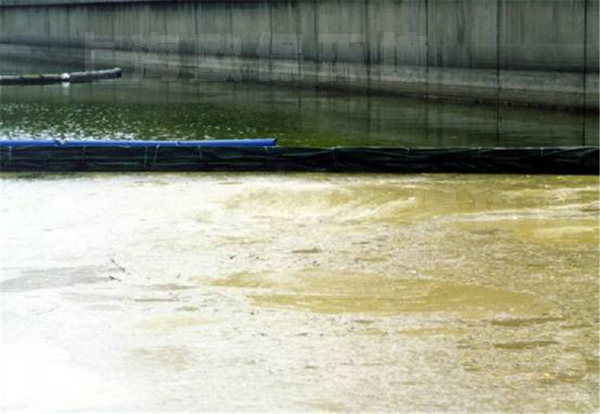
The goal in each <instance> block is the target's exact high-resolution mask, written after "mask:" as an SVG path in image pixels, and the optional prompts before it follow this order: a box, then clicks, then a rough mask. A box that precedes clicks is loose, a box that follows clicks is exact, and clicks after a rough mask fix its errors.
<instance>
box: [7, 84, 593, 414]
mask: <svg viewBox="0 0 600 414" xmlns="http://www.w3.org/2000/svg"><path fill="white" fill-rule="evenodd" d="M597 122H598V118H597V115H596V116H595V117H594V116H590V115H583V114H572V113H561V112H542V111H536V110H531V109H527V110H524V109H514V108H501V109H500V110H498V109H497V108H491V107H483V106H461V105H449V104H439V103H433V102H422V101H415V100H406V99H397V98H385V97H360V96H353V95H339V94H333V93H326V92H322V91H321V92H315V91H306V90H295V91H294V90H287V89H281V88H265V87H262V86H257V85H238V84H194V83H191V82H187V81H178V82H173V83H164V82H153V81H144V82H141V83H135V82H132V81H129V80H127V79H123V80H121V81H117V82H100V83H95V84H87V85H71V86H62V85H51V86H34V87H27V88H22V87H16V88H8V87H4V88H2V89H0V138H2V139H45V138H64V139H69V138H77V139H123V138H125V139H126V138H132V139H202V138H257V137H276V138H278V140H279V144H280V145H287V146H317V147H318V146H350V145H380V146H446V147H448V146H498V145H499V146H558V145H583V144H587V145H597V134H598V132H597V128H598V126H597V125H598V123H597ZM594 134H595V135H594ZM0 191H1V193H0V197H1V198H0V199H1V203H0V225H1V232H2V237H1V244H0V248H1V252H2V254H1V255H0V268H1V273H0V291H1V296H2V305H1V306H2V334H1V335H2V345H1V346H2V350H1V351H2V352H1V353H0V362H1V371H2V373H3V374H2V382H3V383H2V386H1V389H2V403H1V404H2V409H4V410H7V411H82V410H86V411H138V410H139V411H209V410H210V411H254V410H256V411H275V410H282V411H327V412H329V411H409V412H441V411H457V412H511V413H512V412H548V413H550V412H557V411H561V412H596V411H598V409H599V397H598V387H599V383H598V377H599V364H598V355H599V344H598V329H599V281H598V271H599V259H600V257H599V218H598V215H599V207H600V203H599V201H598V198H599V179H598V177H578V176H568V177H567V176H524V175H505V176H500V175H445V174H437V175H428V174H416V175H380V174H370V175H369V174H332V175H328V174H280V175H273V174H271V175H270V174H229V173H227V174H225V173H219V174H216V173H211V174H6V173H5V174H2V175H1V176H0ZM31 396H35V398H32V397H31Z"/></svg>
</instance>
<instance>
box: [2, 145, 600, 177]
mask: <svg viewBox="0 0 600 414" xmlns="http://www.w3.org/2000/svg"><path fill="white" fill-rule="evenodd" d="M598 157H599V148H598V147H562V148H560V147H559V148H373V147H368V148H355V147H352V148H291V147H201V146H198V147H171V148H168V147H160V146H157V147H129V146H114V147H86V146H79V147H58V148H56V147H36V146H30V147H18V148H17V147H0V171H3V172H9V171H54V172H68V171H113V172H119V171H273V172H275V171H315V172H380V173H493V174H579V175H598V174H599V166H598V165H599V158H598Z"/></svg>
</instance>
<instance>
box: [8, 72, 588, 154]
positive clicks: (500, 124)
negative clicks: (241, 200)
mask: <svg viewBox="0 0 600 414" xmlns="http://www.w3.org/2000/svg"><path fill="white" fill-rule="evenodd" d="M125 76H126V77H125V78H123V79H120V80H116V81H103V82H97V83H90V84H74V85H69V84H66V85H45V86H29V87H20V86H5V87H2V88H0V102H1V104H0V136H1V137H2V138H5V139H7V138H8V139H45V138H61V139H177V140H186V139H193V140H197V139H204V138H207V139H229V138H277V139H278V144H279V145H283V146H297V147H332V146H388V147H390V146H396V147H398V146H400V147H402V146H408V147H457V146H466V147H503V146H504V147H528V146H533V147H542V146H545V147H549V146H581V145H598V114H581V113H567V112H559V111H539V110H534V109H524V108H511V107H501V108H496V107H494V106H469V105H456V104H443V103H435V102H427V101H421V100H416V99H406V98H392V97H380V96H362V95H352V94H340V93H337V94H336V93H333V92H325V91H312V90H295V89H288V88H282V87H266V86H264V85H242V84H238V83H235V82H233V83H223V82H216V83H215V82H192V81H189V80H178V81H176V82H162V81H159V80H157V81H153V80H151V79H148V80H144V81H143V82H134V81H132V80H131V79H127V76H130V75H125Z"/></svg>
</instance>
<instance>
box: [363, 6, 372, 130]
mask: <svg viewBox="0 0 600 414" xmlns="http://www.w3.org/2000/svg"><path fill="white" fill-rule="evenodd" d="M368 3H369V0H364V5H365V47H366V49H367V94H369V93H370V92H371V70H372V65H371V41H370V40H371V36H370V33H369V7H368ZM369 103H370V101H369ZM368 119H370V116H369V117H368Z"/></svg>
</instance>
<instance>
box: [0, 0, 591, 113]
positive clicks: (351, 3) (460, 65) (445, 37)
mask: <svg viewBox="0 0 600 414" xmlns="http://www.w3.org/2000/svg"><path fill="white" fill-rule="evenodd" d="M86 32H93V33H94V37H95V39H96V41H97V42H109V43H107V44H105V45H104V46H101V45H99V46H97V47H96V48H97V49H103V48H106V47H108V48H109V49H110V51H108V52H106V51H102V50H97V51H96V52H95V54H94V56H95V59H96V63H97V64H99V65H107V66H114V65H115V64H120V65H122V66H124V69H128V68H133V64H134V56H133V54H132V52H131V49H132V47H134V46H135V45H134V42H133V35H135V34H140V35H142V36H143V37H144V38H147V36H148V35H149V34H150V33H151V32H158V33H160V34H170V35H176V36H178V37H179V39H180V42H179V55H180V59H179V60H180V65H181V67H180V75H184V76H194V74H195V66H196V64H197V62H196V59H195V56H194V54H195V50H196V35H197V34H221V35H224V34H233V35H234V36H237V37H239V38H241V40H242V47H241V55H240V57H239V61H240V62H241V66H242V75H243V78H242V79H243V81H261V80H263V79H264V78H265V74H267V76H266V77H267V78H268V71H269V68H270V65H269V62H268V61H267V60H265V59H260V60H259V59H258V54H257V48H259V46H260V39H261V36H262V34H263V33H265V32H266V33H272V34H298V35H302V44H301V48H302V56H303V61H302V67H301V69H302V70H300V66H299V67H298V68H297V70H296V71H295V72H297V73H302V75H303V76H302V77H301V78H300V77H298V78H296V79H293V80H292V81H291V82H287V84H291V85H295V86H297V85H302V86H308V87H324V88H336V89H350V90H360V91H364V92H369V93H372V92H374V93H389V94H399V95H416V96H428V97H430V98H433V99H445V100H461V101H474V102H488V103H494V104H498V103H507V104H511V103H513V104H527V105H536V106H537V105H542V106H559V107H568V108H575V109H583V110H592V111H597V110H598V0H536V1H529V0H489V1H482V0H262V1H258V0H257V1H239V0H234V1H230V2H220V1H208V0H196V1H168V0H164V1H160V0H102V1H96V0H0V46H1V47H0V51H2V54H0V58H2V57H4V58H9V57H10V58H20V59H31V60H35V59H39V60H44V59H46V60H47V59H53V60H63V59H64V60H65V61H68V62H69V63H77V59H78V58H80V57H81V56H84V54H83V53H81V51H78V49H81V48H83V47H84V45H85V33H86ZM390 32H392V33H393V34H394V36H395V37H398V36H407V35H408V34H409V33H416V34H417V35H418V36H427V46H428V47H424V46H423V47H416V48H414V49H413V50H412V51H411V50H408V49H401V50H402V52H401V53H399V55H398V56H397V64H398V67H399V72H400V74H399V75H398V76H397V77H396V78H390V77H388V76H385V73H383V71H382V69H383V62H384V60H383V50H382V47H381V41H382V39H383V36H384V34H385V33H390ZM349 34H359V35H364V41H363V42H361V43H360V44H359V45H358V46H359V47H361V48H362V49H363V57H364V63H362V62H360V61H358V62H357V61H356V57H351V56H340V55H338V56H337V60H338V62H339V67H343V68H344V69H346V70H350V71H352V72H355V71H357V70H358V73H357V76H356V79H355V80H353V81H351V80H348V79H345V78H342V77H340V76H337V77H335V79H333V78H332V77H329V78H327V79H326V77H322V76H321V77H319V76H318V75H319V72H320V71H324V70H325V71H326V70H327V69H328V68H329V67H328V66H327V64H326V63H324V62H323V61H322V60H323V59H322V57H323V55H322V53H323V52H324V45H323V43H322V41H323V38H321V39H319V36H323V35H336V36H340V35H341V36H345V35H349ZM112 45H114V49H115V50H114V51H113V50H112V47H113V46H112ZM333 50H334V51H336V50H337V44H336V45H334V48H333ZM88 56H89V55H88ZM320 57H321V59H320ZM278 59H279V57H278V56H271V64H272V63H273V62H276V61H277V60H278ZM227 62H230V63H232V64H233V62H232V61H231V60H226V61H225V63H227ZM80 63H82V64H83V62H80ZM291 64H295V65H300V63H299V62H298V59H292V61H291ZM363 67H364V68H365V70H364V71H362V72H364V73H361V69H362V68H363ZM329 69H330V68H329ZM329 73H330V72H329ZM425 74H427V76H425Z"/></svg>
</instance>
